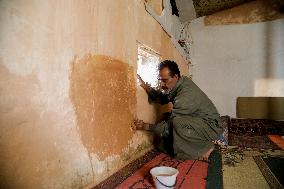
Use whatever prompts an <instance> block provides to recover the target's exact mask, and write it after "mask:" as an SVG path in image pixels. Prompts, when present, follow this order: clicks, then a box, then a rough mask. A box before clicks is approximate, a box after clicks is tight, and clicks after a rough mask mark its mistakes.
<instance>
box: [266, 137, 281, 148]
mask: <svg viewBox="0 0 284 189" xmlns="http://www.w3.org/2000/svg"><path fill="white" fill-rule="evenodd" d="M268 138H269V139H270V140H271V141H272V142H273V143H274V144H276V145H277V146H278V147H279V148H281V149H282V150H284V139H283V138H282V137H281V136H280V135H268Z"/></svg>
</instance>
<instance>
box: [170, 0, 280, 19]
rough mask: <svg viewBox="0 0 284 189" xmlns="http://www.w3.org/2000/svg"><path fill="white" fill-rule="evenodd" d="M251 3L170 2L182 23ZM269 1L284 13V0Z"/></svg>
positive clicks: (236, 0)
mask: <svg viewBox="0 0 284 189" xmlns="http://www.w3.org/2000/svg"><path fill="white" fill-rule="evenodd" d="M250 1H252V0H170V2H171V5H172V8H173V14H176V15H177V16H179V19H180V21H181V22H186V21H189V20H193V19H195V18H198V17H202V16H206V15H211V14H213V13H216V12H220V11H222V10H226V9H230V8H233V7H236V6H239V5H241V4H244V3H247V2H250ZM268 1H270V2H271V3H276V4H278V5H279V8H280V10H282V11H283V5H284V0H268ZM282 11H281V12H282Z"/></svg>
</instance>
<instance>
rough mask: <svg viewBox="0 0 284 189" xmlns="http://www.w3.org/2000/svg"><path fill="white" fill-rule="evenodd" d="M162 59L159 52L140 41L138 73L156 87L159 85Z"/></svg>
mask: <svg viewBox="0 0 284 189" xmlns="http://www.w3.org/2000/svg"><path fill="white" fill-rule="evenodd" d="M160 61H161V56H160V55H159V54H158V53H156V52H155V51H153V50H152V49H150V48H149V47H147V46H145V45H143V44H141V43H139V42H138V58H137V74H139V75H140V76H141V78H142V79H143V80H144V81H145V82H147V83H149V84H150V85H151V87H154V88H157V87H158V75H159V73H158V65H159V63H160ZM137 82H138V81H137Z"/></svg>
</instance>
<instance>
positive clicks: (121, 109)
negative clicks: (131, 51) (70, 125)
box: [70, 54, 136, 159]
mask: <svg viewBox="0 0 284 189" xmlns="http://www.w3.org/2000/svg"><path fill="white" fill-rule="evenodd" d="M70 65H71V69H70V98H71V100H72V103H73V105H74V108H75V112H76V117H77V125H78V127H79V130H80V134H81V140H82V142H83V144H84V146H85V147H86V148H87V150H88V152H89V153H95V154H97V155H98V158H99V159H104V158H106V157H107V156H110V155H114V154H120V153H121V152H122V150H123V149H124V148H126V147H127V145H128V141H129V140H130V139H131V138H132V135H133V131H132V130H131V129H130V128H131V127H130V126H131V124H132V121H133V119H134V115H135V106H136V85H135V84H136V82H135V78H134V70H133V67H132V66H130V65H129V64H127V63H124V62H121V61H119V60H115V59H113V58H111V57H107V56H101V55H91V54H88V55H86V56H84V57H83V58H82V59H80V60H79V59H74V60H73V61H72V62H71V64H70Z"/></svg>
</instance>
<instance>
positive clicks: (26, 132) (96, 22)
mask: <svg viewBox="0 0 284 189" xmlns="http://www.w3.org/2000/svg"><path fill="white" fill-rule="evenodd" d="M137 40H138V41H140V42H141V43H143V44H145V45H147V46H149V47H151V48H152V49H154V50H155V51H157V52H158V53H160V54H161V56H162V58H163V59H173V60H176V61H177V62H178V63H179V64H180V66H181V70H182V73H183V74H186V73H187V72H188V67H187V65H186V63H185V62H184V61H183V59H182V58H181V56H180V55H179V54H178V53H177V51H176V49H174V47H173V45H172V44H171V42H170V39H169V37H168V36H167V35H166V34H165V32H164V31H163V30H162V29H161V27H160V25H159V24H158V23H157V22H156V21H154V19H153V18H152V17H151V16H149V15H148V14H147V13H146V11H145V10H144V6H143V1H142V0H116V1H113V0H96V1H91V0H88V1H79V0H77V1H75V0H68V1H67V0H64V1H55V0H50V1H43V0H30V1H16V0H15V1H13V0H7V1H4V0H2V1H1V2H0V111H1V112H0V113H1V114H0V115H1V116H0V123H1V127H0V134H1V137H0V153H1V158H0V188H83V187H86V186H94V185H95V184H96V183H98V182H100V181H102V180H103V179H104V178H106V177H108V176H109V175H110V174H112V173H113V172H115V171H116V170H118V169H119V168H121V167H122V166H124V165H125V164H127V163H129V162H130V161H132V160H133V159H134V158H136V157H138V156H140V155H141V154H143V153H145V152H146V151H147V150H149V149H150V148H151V136H150V135H147V134H145V133H143V132H136V133H134V132H133V131H132V130H131V129H130V125H131V122H132V120H133V118H135V117H136V116H137V115H138V117H140V118H143V119H144V120H146V121H149V122H154V121H155V115H154V109H153V107H151V106H149V105H148V103H147V99H146V94H145V93H144V91H143V90H142V89H141V88H139V86H137V84H136V75H135V73H136V60H137V44H136V41H137Z"/></svg>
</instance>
